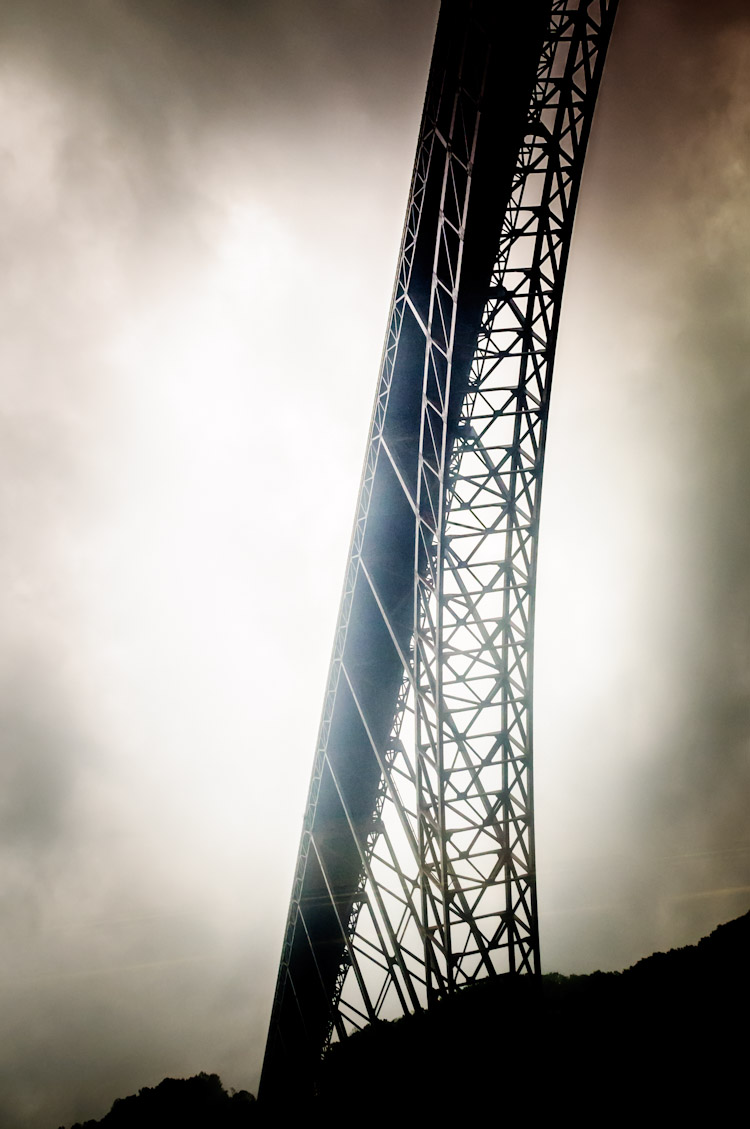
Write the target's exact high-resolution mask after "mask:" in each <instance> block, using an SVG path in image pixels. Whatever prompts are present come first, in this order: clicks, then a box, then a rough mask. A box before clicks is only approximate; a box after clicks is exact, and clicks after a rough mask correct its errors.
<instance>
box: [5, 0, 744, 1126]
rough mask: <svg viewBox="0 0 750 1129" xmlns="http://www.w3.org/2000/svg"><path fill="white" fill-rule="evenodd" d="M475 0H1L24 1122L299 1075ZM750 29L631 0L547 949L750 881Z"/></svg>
mask: <svg viewBox="0 0 750 1129" xmlns="http://www.w3.org/2000/svg"><path fill="white" fill-rule="evenodd" d="M436 16H437V3H436V2H435V0H408V2H406V3H404V2H403V0H367V2H365V0H339V2H338V3H336V2H334V0H306V2H304V3H303V2H302V0H275V2H270V0H269V2H267V3H259V2H258V0H246V2H242V0H212V2H211V3H209V2H208V0H180V2H178V0H71V2H70V3H66V4H64V5H63V4H60V3H57V2H55V0H5V3H4V4H3V6H2V11H1V12H0V99H1V101H2V113H1V114H0V166H1V167H2V179H1V181H0V183H2V208H1V209H0V246H1V248H2V262H3V271H2V274H1V275H0V298H1V301H0V322H1V323H2V332H1V333H0V360H1V362H2V363H1V365H0V429H2V442H0V528H1V529H2V535H3V537H2V543H3V554H2V558H0V620H1V622H2V629H3V647H2V650H0V742H1V743H2V748H1V750H0V783H1V784H2V787H1V788H0V816H1V818H0V879H1V881H0V905H2V925H3V928H2V932H1V933H0V1017H1V1018H0V1122H2V1124H3V1125H7V1126H8V1129H16V1127H18V1129H20V1127H24V1129H26V1127H28V1129H37V1127H38V1129H49V1127H50V1126H52V1127H54V1126H57V1125H59V1124H70V1122H72V1121H73V1120H75V1119H77V1118H80V1119H83V1118H86V1117H100V1116H102V1115H103V1114H104V1112H106V1110H107V1109H108V1108H109V1106H110V1105H111V1102H112V1101H113V1099H114V1098H115V1097H118V1096H123V1095H124V1094H126V1093H130V1092H133V1091H134V1090H136V1089H138V1088H139V1087H140V1086H144V1085H152V1084H154V1083H156V1082H158V1081H159V1080H160V1079H161V1078H163V1077H164V1076H165V1075H176V1076H185V1075H189V1074H192V1073H195V1072H197V1071H199V1070H206V1071H217V1072H218V1073H220V1074H221V1076H222V1079H223V1080H224V1082H225V1084H227V1085H229V1086H235V1087H248V1088H250V1089H255V1087H256V1086H257V1079H258V1073H259V1069H260V1062H261V1057H262V1050H263V1044H264V1040H265V1031H266V1025H267V1022H268V1013H269V1010H270V1002H271V995H272V991H273V985H274V980H275V974H276V966H277V962H278V957H279V951H280V945H281V937H282V931H283V926H284V919H285V915H286V908H287V904H288V898H289V893H290V887H291V878H292V871H293V866H294V860H295V855H296V849H297V842H298V837H299V829H300V824H301V818H302V812H303V807H304V802H305V796H306V792H307V784H308V777H309V771H310V767H311V760H312V753H313V749H314V745H315V740H316V732H317V725H318V718H319V713H320V707H321V704H322V693H323V687H324V684H325V678H326V673H327V665H328V657H329V653H330V647H331V641H332V637H333V630H334V625H335V618H336V612H337V605H338V599H339V594H340V587H341V582H342V579H343V569H344V563H345V557H346V551H347V546H348V540H349V534H350V527H351V520H352V516H353V511H354V503H355V496H356V490H357V486H358V480H359V473H360V467H361V460H362V456H363V452H364V444H365V439H366V435H367V428H368V423H369V416H370V410H371V400H372V395H373V391H374V387H375V380H376V375H377V367H378V361H379V355H380V349H381V344H382V334H383V331H384V328H385V323H386V317H387V310H388V302H389V298H390V292H391V287H392V281H393V271H394V267H395V261H396V255H397V250H398V243H399V239H400V233H401V225H402V222H403V211H404V206H405V201H406V194H407V190H408V184H409V178H410V174H411V163H412V159H413V153H414V147H415V142H416V134H417V129H418V123H419V115H420V112H421V103H422V98H423V94H424V87H425V82H426V74H427V67H428V63H429V56H430V51H431V45H432V36H433V33H434V26H435V20H436ZM749 75H750V15H748V13H747V12H746V6H745V4H744V3H743V2H741V0H736V2H735V0H717V2H716V3H714V4H712V5H711V6H710V9H709V6H708V5H705V4H703V3H698V0H695V2H689V3H688V2H685V0H679V2H678V0H672V2H671V0H622V3H621V12H620V14H619V16H618V26H617V28H616V33H615V39H614V42H613V47H612V50H611V54H610V59H609V62H608V69H607V74H606V78H605V84H604V87H603V90H602V95H601V100H600V105H599V108H598V111H597V120H596V123H595V130H594V136H593V139H592V146H591V151H590V160H589V164H588V167H587V171H586V176H585V178H584V189H583V193H582V198H581V205H580V209H579V219H578V223H577V229H576V238H575V245H574V253H573V258H572V262H571V269H570V273H569V284H568V290H567V297H566V303H565V310H564V322H563V330H562V335H561V341H560V348H559V353H558V365H557V371H556V377H555V391H554V395H553V405H552V413H551V420H550V437H549V449H548V464H547V470H546V479H545V500H544V506H543V518H542V533H541V538H542V540H541V556H540V591H539V604H538V636H537V799H538V809H537V829H538V850H539V868H540V905H541V913H542V956H543V962H544V965H545V968H546V969H548V970H550V969H552V968H558V969H561V970H563V971H570V970H574V971H586V970H590V969H593V968H595V967H615V968H617V967H623V966H624V965H627V964H629V963H632V961H633V960H635V959H637V958H638V957H639V956H642V955H644V954H646V953H648V952H650V951H652V950H653V949H654V948H658V947H668V946H670V945H674V944H684V943H687V942H690V941H695V940H697V939H698V937H699V936H701V934H702V933H704V932H706V931H708V930H710V929H711V928H713V927H714V926H715V925H716V924H717V923H718V922H719V921H722V920H726V919H727V918H730V917H732V916H735V915H736V914H738V913H741V912H744V911H745V910H746V909H747V908H748V905H750V836H748V834H747V831H746V813H747V810H748V805H749V803H750V758H749V757H748V744H747V742H748V736H749V735H750V617H749V609H750V536H749V534H748V522H747V514H748V510H749V508H750V507H749V505H748V503H749V502H750V497H748V494H749V493H750V490H749V487H748V483H750V442H749V440H750V434H749V433H750V374H749V373H748V356H749V355H750V285H749V284H750V255H749V253H748V252H750V227H749V226H748V219H747V217H748V215H750V208H749V206H750V177H749V176H748V172H749V171H750V170H749V168H748V163H749V162H750V156H749V155H750V144H749V142H750V89H749V86H750V78H749V77H748V76H749Z"/></svg>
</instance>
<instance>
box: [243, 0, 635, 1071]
mask: <svg viewBox="0 0 750 1129" xmlns="http://www.w3.org/2000/svg"><path fill="white" fill-rule="evenodd" d="M494 7H495V8H496V7H497V5H494ZM615 7H616V0H554V2H552V3H549V2H547V3H537V4H533V3H531V4H528V5H527V12H526V14H525V15H523V16H518V15H516V16H515V17H513V18H512V17H511V15H510V14H509V13H510V6H508V10H507V11H506V12H504V13H502V26H501V24H500V20H499V18H498V15H497V13H496V12H493V11H492V9H493V5H491V4H489V3H473V4H469V3H464V4H460V3H453V4H444V8H443V12H442V13H441V25H439V28H438V37H437V40H436V48H435V56H434V58H433V66H432V71H431V76H430V83H429V86H428V94H427V100H426V105H425V112H424V117H423V123H422V130H421V133H420V140H419V146H418V150H417V159H416V164H415V172H414V177H413V182H412V190H411V194H410V201H409V207H408V211H407V220H406V225H405V231H404V238H403V242H402V251H401V257H400V261H399V269H398V274H397V279H396V287H395V291H394V297H393V304H392V310H391V318H390V323H389V328H388V333H387V337H386V345H385V350H384V357H383V364H382V369H381V377H380V383H379V386H378V391H377V395H376V401H375V411H374V415H373V422H372V428H371V437H370V443H369V446H368V451H367V456H366V460H365V468H364V474H363V480H362V485H361V491H360V501H359V509H358V513H357V518H356V522H355V529H354V536H353V540H352V548H351V554H350V559H349V564H348V568H347V574H346V582H345V588H344V596H343V600H342V608H341V613H340V619H339V626H338V629H337V635H336V641H335V647H334V655H333V660H332V665H331V673H330V677H329V683H328V689H327V694H326V701H325V707H324V713H323V721H322V725H321V733H320V740H319V745H318V751H317V756H316V761H315V767H314V771H313V779H312V784H311V789H310V797H309V801H308V809H307V813H306V817H305V825H304V830H303V835H302V843H301V848H300V856H299V862H298V868H297V875H296V879H295V885H294V891H293V896H292V904H291V909H290V916H289V921H288V925H287V932H286V938H285V944H284V950H283V954H282V962H281V968H280V973H279V981H278V986H277V992H276V999H275V1003H274V1014H273V1017H272V1024H271V1032H270V1035H269V1043H268V1049H267V1057H266V1064H265V1067H264V1084H267V1085H268V1088H272V1087H273V1085H274V1084H275V1083H274V1079H275V1078H278V1077H279V1076H280V1075H282V1074H283V1073H284V1071H285V1070H290V1069H291V1070H296V1071H297V1072H299V1070H300V1069H307V1068H306V1067H304V1062H308V1063H309V1062H312V1061H313V1060H314V1059H315V1057H316V1056H319V1054H320V1051H321V1049H322V1047H323V1046H324V1045H325V1043H326V1042H327V1041H328V1040H329V1039H330V1038H342V1037H344V1036H346V1035H347V1034H348V1033H349V1032H351V1031H352V1030H354V1029H357V1028H359V1027H362V1026H363V1025H365V1024H367V1023H370V1022H372V1021H373V1020H375V1019H377V1018H379V1017H392V1016H394V1015H396V1014H401V1013H403V1012H406V1011H410V1010H415V1009H417V1008H419V1007H422V1006H425V1005H428V1004H429V1003H430V1001H431V1000H432V999H434V998H437V997H440V996H442V995H445V994H447V993H449V992H451V991H453V990H455V989H456V988H459V987H461V986H462V985H465V984H468V983H471V982H473V981H474V980H476V979H477V978H478V977H482V976H492V975H495V974H497V973H501V972H508V971H509V972H527V973H535V972H537V971H538V970H539V938H538V927H537V913H536V887H535V862H534V826H533V781H532V760H533V751H532V717H531V705H532V688H533V670H532V655H533V623H534V586H535V575H536V558H537V533H538V522H539V503H540V489H541V481H542V469H543V461H544V448H545V436H546V425H547V412H548V404H549V393H550V382H551V377H552V367H553V359H554V351H555V343H556V338H557V327H558V321H559V316H560V303H561V298H562V288H563V281H564V276H565V269H566V264H567V258H568V251H569V247H570V239H571V234H572V225H573V216H574V211H575V204H576V199H577V194H578V189H579V185H580V179H581V174H582V170H583V158H584V153H585V149H586V143H587V139H588V134H589V130H590V126H591V121H592V116H593V110H594V103H595V100H596V94H597V90H598V86H599V82H600V79H601V74H602V69H603V65H604V56H605V53H606V47H607V43H608V40H609V35H610V32H611V27H612V22H613V20H614V14H615ZM514 19H515V24H514ZM441 28H442V33H441ZM509 31H511V32H512V31H515V34H516V35H517V36H518V37H519V39H520V43H521V46H520V47H519V44H518V43H517V42H511V43H510V46H509V45H508V43H507V38H508V36H506V32H509ZM441 35H442V37H441ZM498 44H500V46H498ZM509 50H513V51H515V52H516V54H517V55H518V56H519V58H518V59H517V61H516V63H515V70H514V69H513V67H510V71H511V75H510V78H509V79H508V80H507V82H510V81H511V79H512V81H513V83H514V87H513V90H514V97H515V101H514V100H513V97H512V96H511V94H510V93H509V88H508V85H507V83H506V85H505V86H503V84H502V82H499V80H498V79H497V77H496V70H495V68H497V67H498V66H499V65H500V64H501V63H502V59H503V54H502V52H503V51H505V52H506V56H505V58H506V60H507V59H508V58H509V54H508V52H509ZM498 107H499V108H498ZM508 118H510V119H511V123H510V125H506V126H503V125H501V124H500V125H499V124H498V123H501V122H504V121H506V120H507V119H508ZM493 145H494V146H497V147H498V149H502V155H501V156H498V152H497V151H495V152H493V151H492V147H493ZM420 386H421V387H420ZM283 1063H286V1065H285V1066H284V1065H283ZM309 1069H310V1070H313V1069H314V1067H312V1066H310V1067H309Z"/></svg>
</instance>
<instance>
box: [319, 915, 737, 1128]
mask: <svg viewBox="0 0 750 1129" xmlns="http://www.w3.org/2000/svg"><path fill="white" fill-rule="evenodd" d="M748 955H750V915H746V916H745V917H743V918H740V919H738V920H737V921H732V922H729V924H727V925H722V926H719V928H718V929H716V930H715V931H714V932H713V933H712V934H711V935H710V936H709V937H707V938H704V940H702V941H701V942H700V943H699V944H698V945H696V946H693V947H690V948H684V949H679V950H672V951H670V952H669V953H657V954H655V955H654V956H651V957H648V958H647V959H645V960H642V961H639V962H638V964H636V965H634V966H633V967H632V968H629V969H627V970H626V971H625V972H622V973H617V972H613V973H602V972H595V973H592V974H591V975H589V976H570V977H566V976H560V975H558V974H552V975H550V976H544V977H541V978H540V979H538V980H533V979H531V978H528V977H523V978H511V977H499V978H497V979H496V980H494V981H488V980H485V981H482V982H480V983H478V984H476V985H475V986H474V987H472V988H469V989H466V990H464V991H463V992H460V993H458V994H457V995H456V996H454V997H452V998H450V999H448V1000H445V1001H444V1002H443V1003H441V1004H439V1005H438V1006H437V1007H435V1008H434V1009H433V1010H432V1011H431V1012H430V1013H429V1015H427V1014H425V1013H422V1014H419V1015H415V1016H409V1017H406V1018H404V1019H401V1020H398V1021H396V1022H393V1023H380V1024H377V1025H376V1026H374V1027H370V1028H368V1029H366V1030H365V1031H363V1032H362V1033H361V1034H359V1035H357V1036H355V1037H353V1038H351V1039H348V1040H347V1041H346V1042H345V1043H343V1044H339V1045H337V1046H335V1047H333V1048H332V1049H331V1052H330V1054H329V1055H328V1056H327V1058H326V1061H325V1064H324V1070H323V1072H322V1077H321V1083H320V1089H319V1096H318V1098H317V1100H316V1102H315V1103H314V1106H315V1107H316V1109H317V1116H315V1117H314V1121H315V1122H319V1123H321V1124H322V1123H330V1124H333V1123H335V1122H336V1121H337V1120H340V1119H341V1118H343V1117H344V1116H345V1114H346V1111H347V1110H352V1109H355V1108H356V1109H357V1110H358V1116H357V1123H358V1126H359V1125H381V1124H383V1123H384V1122H385V1123H387V1124H388V1125H389V1126H396V1125H402V1124H407V1123H408V1122H410V1121H412V1119H417V1120H420V1119H423V1118H430V1119H432V1120H433V1122H434V1124H436V1125H441V1124H449V1123H451V1122H454V1121H455V1122H456V1123H461V1121H462V1120H463V1119H465V1118H466V1116H467V1115H469V1116H471V1118H472V1119H474V1118H482V1119H484V1118H487V1124H497V1123H498V1118H500V1119H502V1120H503V1121H505V1120H507V1119H508V1118H518V1119H519V1123H521V1122H522V1121H523V1120H525V1119H531V1121H532V1123H533V1122H535V1121H538V1120H539V1119H541V1118H544V1119H545V1121H546V1120H547V1119H548V1118H549V1119H552V1118H556V1117H559V1116H560V1115H561V1114H562V1113H563V1112H566V1113H568V1114H569V1115H571V1116H573V1117H575V1118H576V1119H577V1120H579V1121H580V1120H582V1121H583V1122H584V1123H585V1124H594V1123H597V1124H606V1125H619V1124H620V1123H621V1122H622V1123H625V1122H626V1121H627V1122H628V1123H630V1124H642V1123H646V1124H654V1123H657V1122H659V1121H660V1120H663V1121H664V1122H665V1123H671V1122H673V1121H674V1119H675V1118H676V1117H679V1118H681V1119H684V1120H686V1123H692V1122H693V1121H694V1120H695V1119H696V1118H699V1117H701V1116H703V1117H708V1118H709V1122H708V1123H713V1124H716V1123H717V1118H718V1117H720V1116H721V1115H722V1111H723V1113H724V1114H726V1115H727V1116H728V1111H729V1110H730V1109H731V1108H732V1105H733V1103H736V1101H737V1100H738V1099H739V1100H740V1101H741V1102H743V1103H744V1097H743V1086H744V1083H743V1078H744V1075H745V1070H746V1066H745V1064H746V1059H747V1048H746V1044H745V1033H744V1032H745V1025H746V1018H745V1017H746V1015H747V1011H748V1004H750V990H749V989H750V965H749V963H748ZM360 1111H361V1112H360Z"/></svg>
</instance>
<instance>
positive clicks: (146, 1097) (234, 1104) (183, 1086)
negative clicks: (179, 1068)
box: [71, 1073, 258, 1129]
mask: <svg viewBox="0 0 750 1129" xmlns="http://www.w3.org/2000/svg"><path fill="white" fill-rule="evenodd" d="M255 1112H256V1108H255V1098H254V1097H253V1095H252V1094H249V1093H248V1092H247V1090H238V1091H237V1092H236V1093H234V1092H232V1093H227V1091H226V1090H225V1089H224V1087H223V1086H222V1084H221V1079H220V1078H219V1076H218V1074H203V1073H201V1074H196V1075H195V1077H194V1078H165V1079H164V1081H163V1082H160V1083H159V1085H158V1086H154V1087H153V1088H151V1087H148V1086H145V1087H144V1088H143V1089H142V1090H139V1091H138V1093H137V1094H131V1095H130V1097H127V1098H118V1099H117V1101H116V1102H115V1103H114V1105H113V1106H112V1109H111V1110H110V1111H109V1113H108V1114H106V1115H105V1116H104V1117H103V1118H102V1119H101V1121H84V1123H83V1124H82V1125H81V1124H80V1123H76V1124H75V1125H73V1126H72V1127H71V1129H136V1127H137V1129H167V1127H168V1126H175V1129H240V1127H245V1126H255V1125H257V1124H258V1121H257V1118H256V1117H255Z"/></svg>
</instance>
